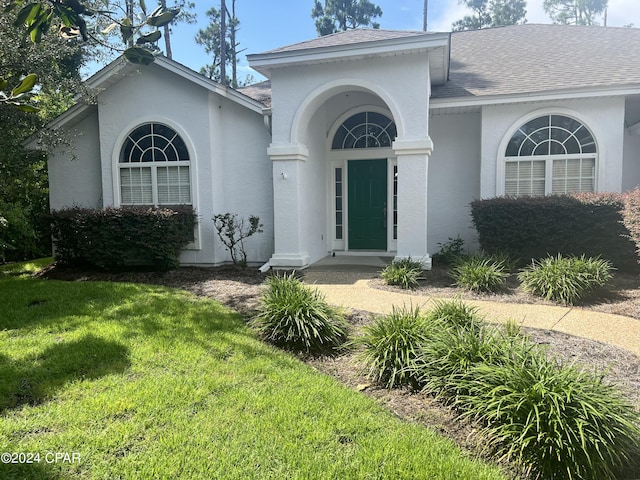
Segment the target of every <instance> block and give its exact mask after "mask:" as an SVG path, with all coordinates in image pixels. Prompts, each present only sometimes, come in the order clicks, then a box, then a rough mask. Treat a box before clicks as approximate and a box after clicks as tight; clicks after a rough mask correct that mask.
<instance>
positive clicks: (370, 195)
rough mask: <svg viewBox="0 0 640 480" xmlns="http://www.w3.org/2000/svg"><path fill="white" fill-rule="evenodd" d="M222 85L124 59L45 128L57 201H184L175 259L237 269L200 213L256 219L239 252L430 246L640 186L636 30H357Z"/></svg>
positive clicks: (639, 40)
mask: <svg viewBox="0 0 640 480" xmlns="http://www.w3.org/2000/svg"><path fill="white" fill-rule="evenodd" d="M248 59H249V63H250V65H251V66H252V67H253V68H254V69H255V70H257V71H258V72H260V73H262V74H263V75H265V76H266V77H267V78H268V81H267V82H263V83H261V84H257V85H254V86H251V87H246V88H242V89H239V90H237V91H236V90H233V89H230V88H227V87H224V86H221V85H219V84H217V83H215V82H213V81H211V80H209V79H207V78H205V77H203V76H201V75H199V74H198V73H196V72H194V71H192V70H190V69H188V68H186V67H184V66H182V65H180V64H178V63H176V62H174V61H171V60H168V59H166V58H158V59H157V60H156V62H155V63H154V64H152V65H150V66H148V67H138V66H134V65H131V64H128V63H126V62H125V61H124V60H122V59H119V60H116V61H115V62H113V63H112V64H110V65H108V66H107V67H105V68H104V69H103V70H101V71H99V72H98V73H96V74H95V75H94V76H93V77H91V78H90V79H89V80H88V81H87V83H88V85H89V87H91V88H93V89H95V91H96V92H97V102H95V103H92V104H87V103H82V102H79V103H78V104H77V105H75V106H74V107H72V108H71V109H70V110H68V111H67V112H66V113H64V114H63V115H62V116H60V117H59V118H57V119H56V120H55V121H54V122H53V123H52V125H51V126H52V127H54V128H59V129H63V130H64V131H67V132H68V133H69V136H70V138H71V139H72V146H73V155H71V154H70V150H69V148H65V149H59V150H57V151H54V152H52V154H51V155H50V156H49V178H50V192H51V193H50V196H51V208H52V209H60V208H64V207H68V206H86V207H96V208H100V207H105V206H120V205H127V204H144V205H147V204H150V205H151V204H153V205H175V204H191V205H193V206H194V207H195V209H196V210H197V212H198V214H199V217H200V221H199V224H198V227H197V232H196V234H195V241H194V242H193V244H192V245H190V246H189V247H188V248H187V249H186V250H185V251H184V252H183V253H182V256H181V261H182V262H183V263H185V264H201V265H212V264H220V263H223V262H225V261H228V260H229V257H228V254H227V252H225V250H224V249H223V248H222V245H221V243H220V241H219V240H218V239H217V237H216V234H215V231H214V229H213V224H212V221H211V217H212V216H213V215H214V214H216V213H224V212H234V213H238V214H240V215H243V216H249V215H252V214H253V215H258V216H259V217H260V219H261V221H262V222H263V223H264V225H265V228H264V232H263V233H262V234H260V235H257V236H255V237H252V238H251V239H250V241H249V243H248V250H249V260H250V261H251V262H254V263H260V264H262V263H265V262H268V263H269V265H270V266H272V267H274V268H304V267H306V266H308V265H310V264H312V263H314V262H316V261H318V260H320V259H322V258H323V257H326V256H327V255H332V254H334V253H335V254H338V255H349V254H352V255H357V254H363V253H367V254H376V255H388V256H397V257H407V256H411V257H412V258H414V259H422V261H423V262H424V263H425V264H427V265H428V264H429V263H430V262H431V259H430V254H433V253H434V252H436V251H437V250H438V248H439V247H438V244H439V243H443V242H446V241H447V239H448V238H449V237H456V236H457V235H460V236H461V237H462V238H463V239H464V240H465V241H466V243H467V245H468V246H470V247H472V248H473V246H474V242H475V231H474V230H473V229H472V228H471V222H470V215H469V203H470V202H471V201H472V200H474V199H477V198H489V197H494V196H499V195H545V194H555V193H567V192H575V191H611V192H620V191H625V190H628V189H631V188H633V187H635V186H636V185H638V184H640V29H635V28H607V27H576V26H559V25H520V26H511V27H501V28H494V29H486V30H478V31H468V32H456V33H431V32H429V33H425V32H411V31H387V30H352V31H347V32H342V33H337V34H334V35H330V36H327V37H320V38H315V39H313V40H309V41H307V42H302V43H298V44H294V45H289V46H286V47H283V48H280V49H276V50H272V51H268V52H265V53H260V54H255V55H249V56H248Z"/></svg>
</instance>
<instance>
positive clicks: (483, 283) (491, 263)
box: [451, 255, 508, 292]
mask: <svg viewBox="0 0 640 480" xmlns="http://www.w3.org/2000/svg"><path fill="white" fill-rule="evenodd" d="M505 270H506V268H505V264H504V263H503V262H502V261H500V260H495V259H494V258H492V257H491V256H486V255H472V256H470V257H466V258H463V259H461V260H460V261H459V262H458V263H457V264H456V265H455V266H454V267H453V270H452V271H451V276H452V277H453V279H454V280H455V284H456V285H457V286H458V287H462V288H466V289H467V290H471V291H472V292H497V291H499V290H502V289H504V288H505V285H506V278H507V276H508V274H507V273H506V271H505Z"/></svg>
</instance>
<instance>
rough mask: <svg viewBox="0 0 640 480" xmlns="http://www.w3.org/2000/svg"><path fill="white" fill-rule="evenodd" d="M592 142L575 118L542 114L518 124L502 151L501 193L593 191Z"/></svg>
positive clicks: (593, 146) (542, 193)
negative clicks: (503, 162)
mask: <svg viewBox="0 0 640 480" xmlns="http://www.w3.org/2000/svg"><path fill="white" fill-rule="evenodd" d="M597 159H598V154H597V149H596V142H595V140H594V138H593V135H592V134H591V132H590V131H589V130H588V129H587V127H585V126H584V125H583V124H582V123H580V122H579V121H578V120H576V119H574V118H571V117H567V116H564V115H544V116H541V117H537V118H534V119H533V120H530V121H529V122H527V123H525V124H524V125H522V126H521V127H520V128H519V129H518V130H517V131H516V132H515V133H514V134H513V136H512V137H511V140H509V143H508V144H507V149H506V152H505V195H509V196H543V195H556V194H565V193H575V192H593V191H595V188H596V163H597Z"/></svg>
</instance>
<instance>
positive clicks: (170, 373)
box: [0, 275, 505, 480]
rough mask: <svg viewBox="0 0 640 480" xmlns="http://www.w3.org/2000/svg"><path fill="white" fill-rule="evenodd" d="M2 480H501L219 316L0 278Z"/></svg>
mask: <svg viewBox="0 0 640 480" xmlns="http://www.w3.org/2000/svg"><path fill="white" fill-rule="evenodd" d="M0 452H31V453H40V454H41V455H43V456H44V455H45V454H46V452H67V453H69V454H71V453H77V454H79V456H80V462H75V463H62V462H58V463H46V462H45V461H41V463H36V464H29V465H12V464H1V463H0V478H3V479H18V478H19V479H38V480H43V479H44V480H47V479H53V478H65V479H75V478H78V479H79V478H82V479H98V478H100V479H102V478H136V479H151V478H187V479H216V478H224V479H252V478H260V479H262V478H274V479H279V478H290V479H309V478H313V479H333V478H335V479H343V478H372V479H373V478H394V479H402V478H412V479H413V478H424V479H451V478H456V479H502V478H505V477H504V476H503V474H502V473H500V471H499V470H498V469H497V468H496V467H493V466H488V465H486V464H484V463H481V462H479V461H472V460H470V459H468V458H465V456H464V455H463V454H462V453H461V452H460V451H459V450H458V448H457V447H456V446H455V445H454V444H453V443H452V442H450V441H448V440H445V439H443V438H441V437H439V436H438V435H437V434H436V433H434V432H432V431H430V430H427V429H425V428H423V427H420V426H418V425H414V424H408V423H406V422H403V421H401V420H399V419H397V418H396V417H394V416H393V415H392V414H391V413H390V412H388V411H387V410H385V409H383V408H382V407H381V406H379V405H378V404H377V403H376V402H375V401H373V400H371V399H369V398H367V397H365V396H364V395H362V394H359V393H357V392H354V391H352V390H350V389H348V388H346V387H343V386H341V385H340V384H339V383H338V382H337V381H335V380H334V379H333V378H331V377H328V376H326V375H323V374H320V373H318V372H317V371H315V370H313V369H312V368H310V367H309V366H307V365H305V364H304V363H302V362H300V361H299V360H297V359H296V358H295V357H293V356H291V355H289V354H287V353H284V352H281V351H279V350H276V349H275V348H273V347H271V346H268V345H266V344H264V343H262V342H260V341H259V340H258V339H257V338H256V336H255V334H254V333H253V332H252V331H251V330H250V329H249V328H248V327H247V326H246V325H245V323H244V322H243V320H242V319H241V318H240V317H239V316H238V315H236V314H235V313H233V312H231V311H229V310H227V309H225V308H224V307H222V306H220V305H219V304H217V303H215V302H213V301H208V300H201V299H197V298H195V297H193V296H191V295H189V294H187V293H184V292H181V291H176V290H171V289H167V288H161V287H153V286H143V285H136V284H124V283H101V282H95V283H94V282H71V283H67V282H57V281H44V280H36V279H31V278H27V277H18V276H8V275H4V276H3V275H0Z"/></svg>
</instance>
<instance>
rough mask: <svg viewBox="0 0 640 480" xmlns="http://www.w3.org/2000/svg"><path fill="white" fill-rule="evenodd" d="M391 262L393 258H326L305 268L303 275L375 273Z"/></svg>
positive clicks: (372, 256)
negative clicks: (317, 273)
mask: <svg viewBox="0 0 640 480" xmlns="http://www.w3.org/2000/svg"><path fill="white" fill-rule="evenodd" d="M392 260H393V257H390V256H386V257H384V256H377V255H371V256H369V255H366V256H365V255H357V256H351V255H336V256H327V257H325V258H323V259H321V260H319V261H317V262H316V263H314V264H312V265H310V266H309V267H307V268H306V269H305V274H306V273H314V272H353V273H377V272H380V270H382V269H383V268H384V267H386V266H387V265H388V264H389V263H391V261H392Z"/></svg>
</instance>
